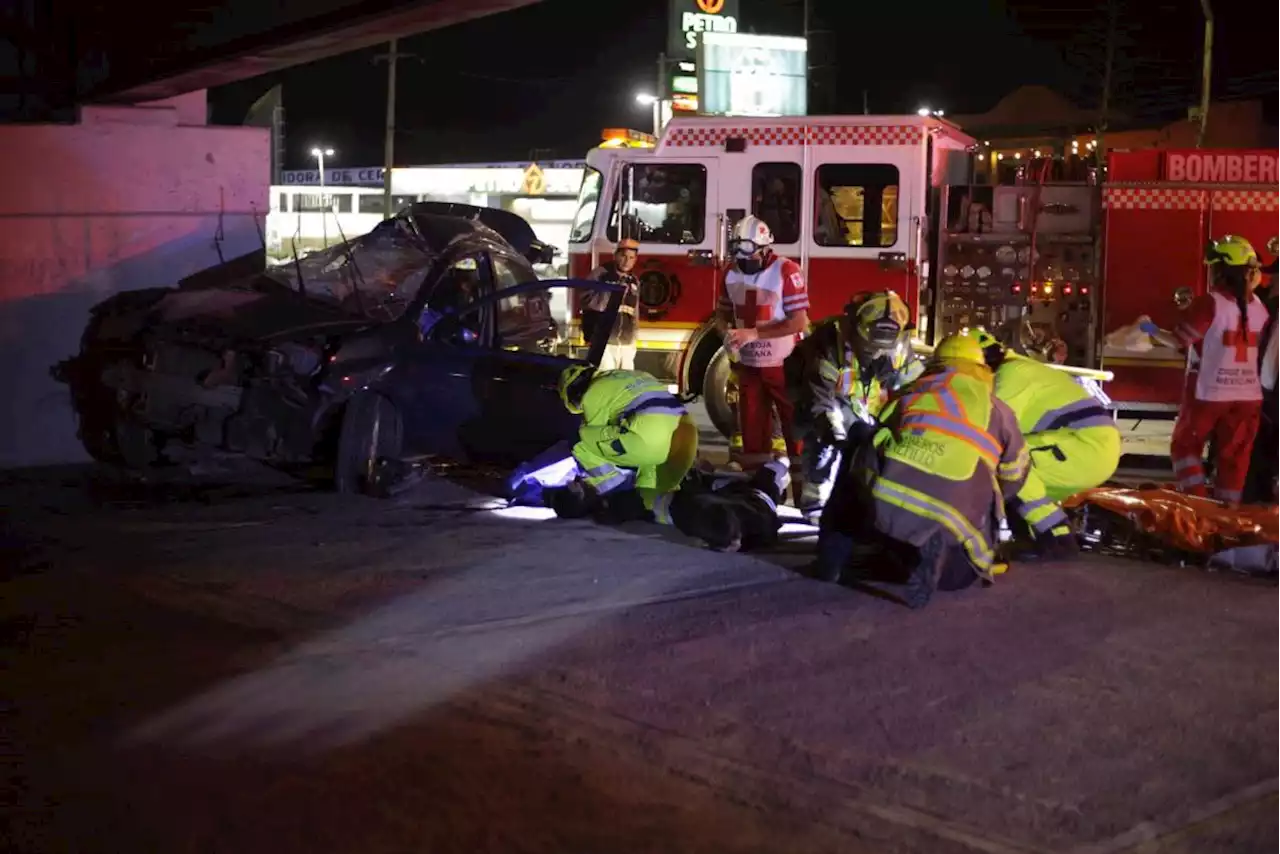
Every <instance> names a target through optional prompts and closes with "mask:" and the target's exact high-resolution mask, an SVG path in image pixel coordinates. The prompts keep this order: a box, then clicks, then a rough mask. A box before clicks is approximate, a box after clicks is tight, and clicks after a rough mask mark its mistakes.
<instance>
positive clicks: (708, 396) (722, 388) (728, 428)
mask: <svg viewBox="0 0 1280 854" xmlns="http://www.w3.org/2000/svg"><path fill="white" fill-rule="evenodd" d="M731 370H732V364H731V363H730V361H729V354H728V353H727V352H726V351H725V350H723V349H722V350H720V351H719V352H718V353H716V354H715V355H714V356H712V357H711V363H710V364H708V365H707V372H706V373H705V374H704V375H703V378H702V399H703V401H704V402H705V403H706V407H707V415H708V416H709V417H710V418H711V423H712V424H714V425H715V427H716V429H717V430H719V431H720V433H721V434H722V435H724V436H725V437H726V438H727V437H729V436H731V435H733V428H734V425H735V423H736V418H735V416H734V413H733V407H732V405H731V404H730V402H729V375H730V371H731Z"/></svg>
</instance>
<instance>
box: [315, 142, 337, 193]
mask: <svg viewBox="0 0 1280 854" xmlns="http://www.w3.org/2000/svg"><path fill="white" fill-rule="evenodd" d="M311 156H312V157H314V158H315V159H316V161H317V163H318V165H319V168H320V186H321V187H323V186H324V159H325V158H326V157H332V156H333V149H332V148H313V149H311Z"/></svg>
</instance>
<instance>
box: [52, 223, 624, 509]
mask: <svg viewBox="0 0 1280 854" xmlns="http://www.w3.org/2000/svg"><path fill="white" fill-rule="evenodd" d="M553 251H554V250H552V249H551V248H550V247H547V246H544V245H542V244H541V243H539V242H538V241H536V240H535V239H534V238H533V231H532V229H531V228H530V227H529V225H528V223H526V222H525V221H524V220H522V219H520V218H519V217H518V216H515V215H514V214H510V213H508V212H506V211H501V210H492V209H485V208H475V207H471V206H466V205H442V204H435V203H422V204H417V205H412V206H410V207H407V208H405V209H404V210H402V211H401V212H400V213H399V214H397V215H396V216H395V217H393V218H391V219H388V220H386V221H385V222H383V223H381V224H380V225H379V226H378V227H377V228H375V229H374V230H373V231H371V232H369V233H368V234H365V235H363V236H361V237H357V238H354V239H352V240H349V241H346V242H345V243H343V244H340V245H338V246H334V247H330V248H329V249H326V250H323V251H321V252H317V253H314V254H311V255H308V256H306V257H303V258H301V259H298V260H296V261H295V262H292V263H289V264H285V265H282V266H280V267H274V268H270V269H268V270H267V271H265V272H259V273H256V274H253V275H250V276H247V277H242V278H237V279H234V280H232V281H224V282H217V281H215V280H214V279H212V278H210V277H208V276H202V277H200V280H199V281H189V282H184V283H181V284H180V285H179V286H177V287H173V288H151V289H146V290H138V291H128V292H125V293H121V294H117V295H116V296H113V297H111V298H110V299H108V300H106V301H104V302H102V303H100V304H99V305H97V306H96V307H95V308H94V309H93V312H92V315H91V318H90V321H89V323H88V326H87V328H86V330H85V332H84V335H83V337H82V340H81V349H80V353H79V354H78V355H76V356H75V357H74V358H71V359H68V360H66V361H63V362H61V363H59V364H58V365H56V366H55V367H54V368H53V375H54V377H55V378H56V379H58V380H59V381H61V382H64V383H66V384H67V385H68V386H69V387H70V390H71V395H72V401H73V405H74V408H75V412H76V415H77V417H78V419H79V436H80V439H81V441H82V442H83V444H84V446H85V448H86V450H88V452H89V453H90V455H92V456H93V457H94V458H96V459H98V460H101V461H104V462H111V463H116V464H122V465H124V466H126V467H128V468H131V469H148V468H151V467H156V466H163V465H166V464H174V463H179V462H189V461H191V460H192V459H193V457H194V458H196V459H198V458H200V457H202V456H208V455H213V456H225V455H228V454H229V455H235V456H241V457H247V458H249V459H253V460H257V461H260V462H263V463H267V464H270V465H273V466H276V467H280V468H284V469H289V470H294V471H297V472H300V473H301V472H310V471H315V470H317V468H319V470H320V471H322V472H324V473H325V476H328V477H331V478H332V481H333V483H334V485H335V486H336V487H337V488H338V489H339V490H340V491H344V492H361V491H365V490H366V489H367V488H368V486H369V483H370V481H371V479H372V478H373V477H374V472H375V470H376V469H377V467H379V466H381V465H382V464H383V463H384V462H385V461H392V460H394V461H404V460H407V459H411V458H414V457H424V456H428V455H438V456H442V457H446V458H452V459H458V460H462V461H468V462H485V463H491V464H496V465H515V464H517V463H519V462H521V461H522V460H525V459H528V458H529V457H532V456H534V455H535V454H537V453H538V452H540V451H542V450H543V449H545V448H547V447H548V446H550V445H552V444H554V443H556V442H557V441H561V440H566V439H571V438H573V437H574V435H575V433H576V430H577V426H578V417H577V416H575V415H571V414H570V413H569V412H567V411H566V410H565V408H564V406H563V405H562V403H561V401H560V399H559V395H558V393H557V390H556V381H557V379H558V377H559V374H560V372H561V371H563V370H564V369H565V368H566V367H568V366H569V365H571V364H574V363H575V360H574V359H572V358H570V357H568V356H564V355H559V352H560V350H561V349H562V348H561V345H562V344H563V340H562V336H561V333H560V330H559V328H558V324H557V323H556V321H555V319H554V318H553V316H552V313H551V296H552V291H553V290H554V289H557V288H573V289H605V290H609V291H614V293H612V294H611V297H612V298H611V303H610V308H609V311H610V312H611V313H616V311H617V306H618V302H619V301H620V295H619V293H618V292H617V289H616V288H613V287H611V286H604V285H601V284H600V283H599V282H590V281H574V280H558V281H557V280H544V281H540V280H539V279H538V277H537V276H536V275H535V273H534V269H533V263H535V262H537V263H545V262H546V261H547V260H549V255H550V254H551V253H552V252H553ZM603 344H604V342H603V341H601V342H600V343H599V345H598V346H596V347H593V348H592V349H591V351H590V352H589V353H588V354H587V361H588V362H589V363H591V364H598V363H599V359H600V356H601V354H602V352H603Z"/></svg>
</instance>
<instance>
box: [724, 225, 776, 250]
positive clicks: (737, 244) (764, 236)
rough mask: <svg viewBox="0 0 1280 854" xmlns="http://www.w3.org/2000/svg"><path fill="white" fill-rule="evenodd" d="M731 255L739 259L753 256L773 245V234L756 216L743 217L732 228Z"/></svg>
mask: <svg viewBox="0 0 1280 854" xmlns="http://www.w3.org/2000/svg"><path fill="white" fill-rule="evenodd" d="M732 244H733V254H735V255H737V256H738V257H739V258H746V257H747V256H749V255H754V254H756V253H757V252H759V251H760V250H761V249H763V248H765V247H766V246H772V245H773V232H772V231H770V230H769V226H768V225H766V224H765V221H764V220H762V219H760V217H758V216H745V217H743V218H742V219H740V220H738V222H737V224H735V225H734V227H733V237H732Z"/></svg>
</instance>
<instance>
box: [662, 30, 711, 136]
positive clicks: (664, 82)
mask: <svg viewBox="0 0 1280 854" xmlns="http://www.w3.org/2000/svg"><path fill="white" fill-rule="evenodd" d="M657 82H658V87H657V88H656V89H654V90H653V135H654V136H655V137H660V136H662V105H663V103H664V102H665V101H666V98H667V52H666V51H663V52H662V53H660V54H658V81H657ZM699 107H701V105H699ZM672 112H675V107H674V105H673V106H672ZM698 112H702V110H701V109H699V110H698Z"/></svg>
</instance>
